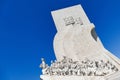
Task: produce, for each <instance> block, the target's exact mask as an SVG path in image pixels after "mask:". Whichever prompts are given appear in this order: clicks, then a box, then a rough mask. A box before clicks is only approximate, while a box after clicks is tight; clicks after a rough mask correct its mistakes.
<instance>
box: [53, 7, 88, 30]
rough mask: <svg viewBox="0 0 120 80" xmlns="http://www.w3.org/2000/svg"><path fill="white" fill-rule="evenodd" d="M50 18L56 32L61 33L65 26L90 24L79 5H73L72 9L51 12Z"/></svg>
mask: <svg viewBox="0 0 120 80" xmlns="http://www.w3.org/2000/svg"><path fill="white" fill-rule="evenodd" d="M51 13H52V17H53V19H54V22H55V25H56V28H57V31H61V30H63V29H64V28H65V26H68V25H71V24H80V25H83V24H90V21H89V19H88V17H87V16H86V14H85V12H84V10H83V8H82V6H81V5H75V6H72V7H68V8H64V9H59V10H56V11H52V12H51Z"/></svg>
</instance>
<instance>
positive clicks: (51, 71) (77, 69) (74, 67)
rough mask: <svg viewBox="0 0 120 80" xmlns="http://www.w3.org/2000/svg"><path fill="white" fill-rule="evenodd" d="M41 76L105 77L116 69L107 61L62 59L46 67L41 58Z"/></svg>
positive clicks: (116, 69)
mask: <svg viewBox="0 0 120 80" xmlns="http://www.w3.org/2000/svg"><path fill="white" fill-rule="evenodd" d="M40 67H41V68H42V73H43V75H58V76H67V75H76V76H105V75H107V74H109V73H113V72H116V71H118V68H117V67H116V66H115V65H113V64H112V63H111V62H110V61H109V60H107V61H103V60H98V61H97V60H89V59H85V60H83V61H73V60H72V59H70V58H67V57H64V58H63V60H61V61H54V62H53V61H51V65H50V66H48V65H47V64H46V63H45V60H44V59H43V58H42V63H41V65H40Z"/></svg>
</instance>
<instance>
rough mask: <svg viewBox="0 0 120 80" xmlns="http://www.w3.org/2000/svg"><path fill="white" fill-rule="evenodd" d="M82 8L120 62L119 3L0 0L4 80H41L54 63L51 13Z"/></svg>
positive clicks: (0, 59) (1, 77)
mask: <svg viewBox="0 0 120 80" xmlns="http://www.w3.org/2000/svg"><path fill="white" fill-rule="evenodd" d="M76 4H81V5H82V6H83V8H84V10H85V12H86V14H87V16H88V17H89V19H90V21H91V22H93V23H94V24H95V26H96V32H97V34H98V36H99V37H100V39H101V40H102V42H103V44H104V46H105V47H106V48H107V49H108V50H109V51H111V52H113V53H114V54H115V55H116V56H118V57H119V58H120V53H119V52H120V1H119V0H0V80H39V75H40V74H41V69H39V64H40V63H41V61H40V59H41V57H44V58H45V59H46V62H47V63H50V60H54V59H55V56H54V50H53V38H54V35H55V33H56V28H55V25H54V22H53V19H52V16H51V14H50V11H52V10H56V9H60V8H64V7H68V6H73V5H76Z"/></svg>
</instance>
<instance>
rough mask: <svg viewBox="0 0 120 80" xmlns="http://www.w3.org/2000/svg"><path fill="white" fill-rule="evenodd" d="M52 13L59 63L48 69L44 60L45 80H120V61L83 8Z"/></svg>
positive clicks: (43, 76) (42, 66) (78, 7)
mask: <svg viewBox="0 0 120 80" xmlns="http://www.w3.org/2000/svg"><path fill="white" fill-rule="evenodd" d="M51 13H52V16H53V19H54V22H55V25H56V28H57V34H56V35H55V38H54V51H55V55H56V59H57V60H56V61H54V62H51V65H50V66H48V65H47V64H45V62H44V60H43V59H42V64H41V65H40V67H41V68H42V71H43V75H41V76H40V78H41V79H42V80H120V72H119V71H120V60H119V59H118V58H117V57H116V56H114V55H113V54H112V53H110V52H109V51H108V50H106V49H105V48H104V46H103V44H102V42H101V41H100V39H99V37H98V36H97V34H96V32H95V26H94V24H93V23H91V22H90V21H89V19H88V17H87V16H86V14H85V12H84V10H83V8H82V7H81V5H75V6H72V7H68V8H64V9H60V10H56V11H52V12H51ZM43 63H44V64H43Z"/></svg>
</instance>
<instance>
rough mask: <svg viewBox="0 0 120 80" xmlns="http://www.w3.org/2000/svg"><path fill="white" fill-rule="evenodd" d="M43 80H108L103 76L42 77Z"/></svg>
mask: <svg viewBox="0 0 120 80" xmlns="http://www.w3.org/2000/svg"><path fill="white" fill-rule="evenodd" d="M40 78H41V80H106V79H104V77H103V76H48V75H41V76H40Z"/></svg>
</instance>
